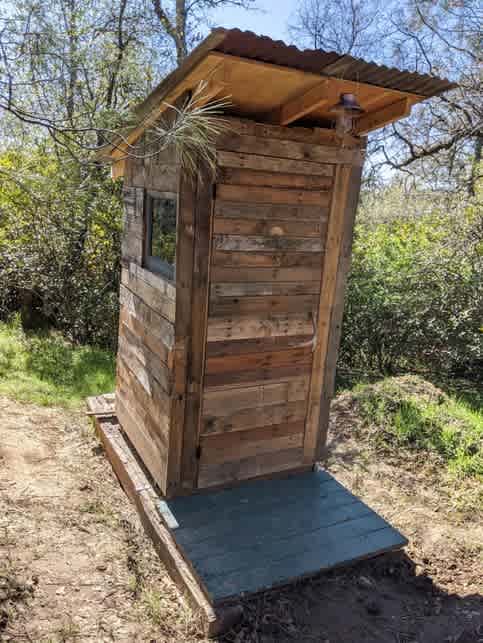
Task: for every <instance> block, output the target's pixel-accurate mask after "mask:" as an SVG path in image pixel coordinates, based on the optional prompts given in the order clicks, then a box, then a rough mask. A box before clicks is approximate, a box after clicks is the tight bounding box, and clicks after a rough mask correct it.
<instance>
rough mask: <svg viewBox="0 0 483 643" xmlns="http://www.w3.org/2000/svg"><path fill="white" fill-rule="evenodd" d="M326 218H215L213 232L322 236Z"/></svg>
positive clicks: (270, 235) (272, 235) (325, 226)
mask: <svg viewBox="0 0 483 643" xmlns="http://www.w3.org/2000/svg"><path fill="white" fill-rule="evenodd" d="M326 228H327V219H326V217H325V216H321V218H320V219H319V220H318V221H315V220H314V221H296V220H295V221H285V220H283V219H280V220H276V219H259V220H256V219H229V218H228V219H222V218H220V217H218V218H216V219H215V222H214V227H213V232H214V233H215V234H239V235H262V236H269V237H317V238H319V237H322V236H323V235H324V234H325V231H326Z"/></svg>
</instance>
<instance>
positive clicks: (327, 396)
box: [315, 141, 365, 460]
mask: <svg viewBox="0 0 483 643" xmlns="http://www.w3.org/2000/svg"><path fill="white" fill-rule="evenodd" d="M363 145H365V141H364V142H363ZM361 178H362V168H361V167H354V168H352V170H351V174H350V177H349V191H348V195H347V199H346V204H345V212H344V230H343V235H342V240H341V246H340V252H339V264H338V267H337V277H336V284H335V297H334V301H333V306H332V316H331V320H330V329H329V337H328V341H327V353H326V357H325V364H324V366H323V369H324V371H323V380H322V388H321V392H320V416H319V432H318V441H317V446H316V456H315V457H316V458H317V459H319V460H320V459H322V458H324V457H325V455H326V443H327V432H328V427H329V412H330V401H331V398H332V396H333V394H334V383H335V375H336V365H337V355H338V352H339V344H340V337H341V332H342V319H343V313H344V295H345V289H346V283H347V276H348V274H349V269H350V262H351V251H352V240H353V230H354V221H355V216H356V212H357V204H358V201H359V194H360V185H361Z"/></svg>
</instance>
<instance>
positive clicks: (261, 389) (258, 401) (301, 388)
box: [203, 377, 309, 417]
mask: <svg viewBox="0 0 483 643" xmlns="http://www.w3.org/2000/svg"><path fill="white" fill-rule="evenodd" d="M308 387H309V382H308V380H307V378H305V377H299V378H296V379H294V380H292V381H289V382H276V383H274V384H267V383H265V384H261V385H259V386H241V387H238V388H233V387H231V388H222V389H219V390H216V389H212V390H209V391H205V393H204V396H203V413H204V415H205V416H215V417H226V416H229V415H233V414H234V413H235V412H236V411H240V410H242V409H251V408H254V407H257V406H260V405H262V404H263V405H264V406H265V407H268V406H270V405H277V404H281V403H290V402H300V401H302V400H305V399H306V397H307V392H308Z"/></svg>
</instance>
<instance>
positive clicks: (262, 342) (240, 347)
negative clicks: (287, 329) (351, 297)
mask: <svg viewBox="0 0 483 643" xmlns="http://www.w3.org/2000/svg"><path fill="white" fill-rule="evenodd" d="M312 340H313V337H312V335H282V336H278V337H254V338H251V339H230V340H225V341H219V342H208V344H207V347H206V355H207V357H216V356H220V357H221V356H225V355H243V354H245V353H254V352H267V351H268V352H270V351H274V350H283V349H285V348H301V347H305V346H312V344H313V342H312Z"/></svg>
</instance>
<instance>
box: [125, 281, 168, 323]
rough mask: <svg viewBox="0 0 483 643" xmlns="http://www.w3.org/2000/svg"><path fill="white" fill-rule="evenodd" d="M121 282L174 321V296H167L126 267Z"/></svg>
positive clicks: (148, 304)
mask: <svg viewBox="0 0 483 643" xmlns="http://www.w3.org/2000/svg"><path fill="white" fill-rule="evenodd" d="M121 283H122V284H123V285H124V286H125V287H126V288H128V289H129V290H130V291H131V292H132V293H133V294H135V295H137V296H138V297H139V298H140V299H141V300H142V301H143V302H144V303H145V304H146V305H147V306H149V307H150V308H152V309H153V310H154V311H155V312H157V313H158V314H159V315H161V316H162V317H164V318H165V319H167V320H168V321H170V322H171V323H174V320H175V314H176V302H175V300H174V299H173V298H171V297H166V296H165V295H164V294H163V293H162V292H161V291H160V290H159V289H158V288H157V287H155V286H153V285H151V284H150V283H148V282H147V281H145V280H144V279H142V278H141V277H139V276H138V275H136V274H135V273H133V272H131V271H129V270H127V269H126V268H123V269H122V273H121Z"/></svg>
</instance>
